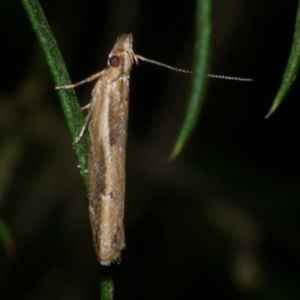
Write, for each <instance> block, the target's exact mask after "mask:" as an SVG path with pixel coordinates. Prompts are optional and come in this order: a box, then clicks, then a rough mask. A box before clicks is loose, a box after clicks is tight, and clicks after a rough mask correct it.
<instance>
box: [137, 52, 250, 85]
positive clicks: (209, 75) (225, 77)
mask: <svg viewBox="0 0 300 300" xmlns="http://www.w3.org/2000/svg"><path fill="white" fill-rule="evenodd" d="M138 59H140V60H142V61H146V62H148V63H151V64H154V65H158V66H161V67H164V68H167V69H170V70H173V71H176V72H181V73H188V74H192V73H193V72H192V71H187V70H183V69H178V68H174V67H171V66H169V65H166V64H163V63H161V62H158V61H155V60H151V59H148V58H145V57H143V56H140V55H136V54H135V55H134V60H135V61H136V63H137V61H138ZM207 76H208V77H210V78H217V79H225V80H235V81H253V79H252V78H240V77H231V76H224V75H213V74H208V75H207Z"/></svg>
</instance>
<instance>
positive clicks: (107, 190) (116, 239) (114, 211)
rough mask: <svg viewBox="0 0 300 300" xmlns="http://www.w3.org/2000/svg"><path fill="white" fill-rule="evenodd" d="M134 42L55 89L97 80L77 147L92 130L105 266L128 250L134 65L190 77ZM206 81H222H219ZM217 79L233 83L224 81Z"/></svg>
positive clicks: (97, 236)
mask: <svg viewBox="0 0 300 300" xmlns="http://www.w3.org/2000/svg"><path fill="white" fill-rule="evenodd" d="M132 42H133V38H132V35H131V34H122V35H120V36H119V38H118V39H117V41H116V43H115V45H114V47H113V49H112V50H111V52H110V53H109V55H108V63H107V68H106V69H104V70H103V71H101V72H99V73H96V74H94V75H92V76H90V77H88V78H87V79H85V80H83V81H80V82H78V83H76V84H72V85H64V86H58V87H56V89H57V90H59V89H69V88H73V87H75V86H78V85H80V84H83V83H86V82H90V81H92V80H96V79H97V82H96V85H95V87H94V89H93V91H92V97H91V102H90V104H88V105H87V106H86V107H83V108H82V109H87V110H88V113H87V116H86V119H85V123H84V125H83V127H82V129H81V131H80V133H79V134H78V136H77V138H76V139H75V142H74V143H77V142H78V141H79V140H80V139H81V137H82V136H83V134H84V131H85V129H86V128H88V132H89V139H90V149H89V157H88V177H89V196H88V197H89V214H90V223H91V227H92V234H93V241H94V248H95V251H96V254H97V256H98V259H99V261H100V263H101V264H102V265H109V264H110V263H111V262H113V261H117V260H119V259H120V255H121V250H122V249H123V248H124V247H125V236H124V226H123V219H124V199H125V177H126V174H125V155H126V139H127V120H128V94H129V77H130V71H131V68H132V65H133V64H134V63H136V64H138V61H139V60H143V61H146V62H150V63H153V64H157V65H159V66H162V67H165V68H169V69H171V70H174V71H179V72H184V73H191V72H189V71H185V70H182V69H177V68H174V67H171V66H168V65H165V64H162V63H159V62H156V61H153V60H149V59H147V58H144V57H142V56H140V55H137V54H135V53H134V52H133V49H132ZM208 76H211V77H217V78H218V76H217V75H208ZM219 78H224V79H231V77H225V76H219ZM234 79H236V78H234ZM237 80H238V79H237Z"/></svg>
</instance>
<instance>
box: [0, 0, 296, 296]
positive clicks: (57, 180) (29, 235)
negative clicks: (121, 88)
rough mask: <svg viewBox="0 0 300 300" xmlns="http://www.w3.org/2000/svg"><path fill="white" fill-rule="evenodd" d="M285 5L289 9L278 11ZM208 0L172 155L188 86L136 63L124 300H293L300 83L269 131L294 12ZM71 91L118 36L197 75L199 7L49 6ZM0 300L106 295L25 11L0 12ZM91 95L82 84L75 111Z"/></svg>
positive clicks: (119, 275) (121, 274) (65, 1)
mask: <svg viewBox="0 0 300 300" xmlns="http://www.w3.org/2000/svg"><path fill="white" fill-rule="evenodd" d="M284 3H286V4H284ZM284 3H282V2H274V1H270V0H265V1H260V0H252V1H246V0H228V1H223V0H215V1H213V30H212V51H211V62H210V73H212V74H220V75H227V76H238V77H250V78H254V82H253V83H244V82H235V81H225V80H217V79H209V80H208V87H207V97H206V101H205V105H204V107H203V110H202V113H201V116H200V119H199V122H198V125H197V128H196V130H195V131H194V132H193V134H192V136H191V138H190V139H189V141H188V143H187V145H186V146H185V148H184V149H183V152H182V153H181V154H180V156H179V157H178V158H177V159H176V160H175V161H173V162H169V161H168V159H167V158H168V156H169V155H170V153H171V151H172V147H173V146H174V143H175V140H176V136H177V135H178V133H179V130H180V127H181V125H182V121H183V117H184V111H185V107H186V103H187V99H188V94H189V90H190V85H191V76H190V75H186V74H181V73H176V72H172V71H170V70H166V69H163V68H160V67H157V66H154V65H150V64H147V63H143V62H140V65H139V66H134V68H133V70H132V74H131V83H130V84H131V87H130V89H131V90H130V113H129V114H130V118H129V129H128V149H127V153H128V154H127V195H126V213H125V229H126V249H125V250H124V251H123V252H122V261H121V264H120V265H118V266H116V267H115V270H114V273H115V274H114V278H115V299H227V298H228V299H299V298H300V289H299V279H300V278H299V267H300V263H299V262H300V260H299V255H300V243H299V229H300V224H299V217H298V216H299V212H300V206H299V199H300V188H299V170H300V160H299V150H300V144H299V125H300V124H299V117H298V116H299V101H298V98H299V96H300V90H299V87H298V86H299V79H296V80H295V83H294V85H293V87H292V89H291V91H290V92H289V93H288V95H287V97H286V98H285V100H284V101H283V104H282V105H280V107H279V109H278V110H277V111H276V112H275V113H274V115H273V116H272V117H271V118H270V119H268V120H265V119H264V116H265V115H266V113H267V111H268V109H269V108H270V106H271V104H272V101H273V99H274V96H275V94H276V92H277V89H278V88H279V85H280V82H281V79H282V75H283V72H284V69H285V66H286V62H287V59H288V56H289V51H290V47H291V43H292V37H293V30H294V24H295V17H296V9H297V3H298V2H297V1H286V2H284ZM41 5H42V7H43V9H44V11H45V14H46V16H47V18H48V22H49V24H50V26H51V28H52V30H53V34H54V36H55V38H56V39H57V43H58V45H59V47H60V49H61V52H62V54H63V57H64V59H65V62H66V65H67V67H68V71H69V74H70V76H71V79H72V81H73V82H77V81H79V80H82V79H84V78H86V77H88V76H89V75H91V74H93V73H95V72H98V71H100V70H101V69H103V68H104V67H105V66H106V61H107V55H108V53H109V51H110V50H111V48H112V46H113V44H114V42H115V40H116V38H117V36H118V35H119V33H129V32H131V33H132V34H133V36H134V50H135V52H136V53H137V54H140V55H142V56H145V57H147V58H150V59H155V60H157V61H161V62H163V63H166V64H170V65H173V66H175V67H179V68H183V69H192V68H193V58H194V46H195V15H196V11H195V10H196V6H195V1H180V2H175V1H157V0H152V1H146V0H145V1H140V0H129V1H121V0H119V1H117V0H115V1H92V0H86V1H70V0H60V1H58V0H55V1H54V0H51V1H46V0H44V1H41ZM0 23H1V24H0V25H1V26H0V36H1V52H0V53H1V81H0V130H1V144H0V184H1V192H0V216H1V218H2V220H3V221H5V222H6V224H7V226H8V227H9V228H10V230H11V232H12V234H13V237H14V241H15V254H14V255H13V253H11V252H8V253H7V251H6V249H5V248H4V247H3V246H1V248H0V298H1V299H99V282H98V266H97V261H96V257H95V254H94V251H93V247H92V241H91V232H90V227H89V220H88V210H87V200H86V197H85V192H84V189H83V185H82V183H81V179H80V177H79V173H78V170H77V167H76V165H77V162H76V160H75V155H74V153H73V150H72V145H71V139H70V136H69V134H68V132H67V128H66V124H65V121H64V119H63V116H62V112H61V109H60V106H59V101H58V97H57V93H56V92H55V91H54V84H53V81H52V79H51V77H50V73H49V70H48V69H47V66H46V63H45V60H44V57H43V54H42V52H41V49H40V47H39V45H38V43H37V40H36V37H35V35H34V33H33V30H32V28H31V27H30V23H29V21H28V19H27V18H26V14H25V11H24V9H23V7H22V5H21V2H20V1H5V2H2V3H1V4H0ZM92 87H93V84H86V85H84V86H82V87H79V88H78V89H77V94H78V96H79V99H80V100H81V103H82V105H85V104H87V103H88V102H89V98H90V92H91V89H92Z"/></svg>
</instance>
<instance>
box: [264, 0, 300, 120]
mask: <svg viewBox="0 0 300 300" xmlns="http://www.w3.org/2000/svg"><path fill="white" fill-rule="evenodd" d="M299 66H300V1H299V4H298V11H297V17H296V25H295V32H294V37H293V44H292V48H291V53H290V57H289V60H288V63H287V67H286V69H285V72H284V75H283V79H282V82H281V86H280V88H279V90H278V92H277V95H276V97H275V99H274V102H273V104H272V107H271V109H270V110H269V112H268V113H267V115H266V117H265V118H269V117H270V116H271V115H272V113H273V112H274V111H275V110H276V109H277V107H278V106H279V104H280V103H281V102H282V100H283V98H284V96H285V95H286V94H287V92H288V91H289V89H290V88H291V85H292V83H293V82H294V80H295V78H296V76H297V72H298V70H299Z"/></svg>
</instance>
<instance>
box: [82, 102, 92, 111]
mask: <svg viewBox="0 0 300 300" xmlns="http://www.w3.org/2000/svg"><path fill="white" fill-rule="evenodd" d="M90 106H91V103H89V104H87V105H85V106H82V107H81V110H85V109H88V108H89V107H90Z"/></svg>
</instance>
